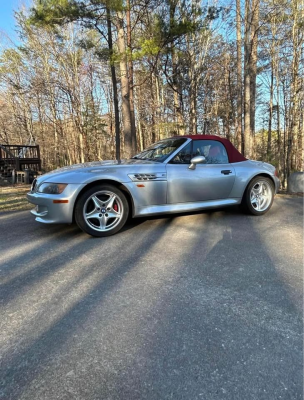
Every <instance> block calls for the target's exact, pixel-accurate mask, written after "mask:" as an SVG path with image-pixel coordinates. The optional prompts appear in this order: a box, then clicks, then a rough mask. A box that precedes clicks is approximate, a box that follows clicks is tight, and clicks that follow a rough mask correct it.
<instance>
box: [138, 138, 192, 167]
mask: <svg viewBox="0 0 304 400" xmlns="http://www.w3.org/2000/svg"><path fill="white" fill-rule="evenodd" d="M186 140H187V139H186V138H178V139H164V140H161V141H160V142H157V143H155V144H153V145H152V146H150V147H148V148H147V149H145V150H143V151H141V152H140V153H138V154H137V155H136V156H134V157H132V158H136V159H139V160H150V161H158V162H164V161H165V160H166V159H167V158H168V157H169V156H170V154H172V153H173V152H174V151H175V150H177V149H178V148H179V147H180V146H181V145H182V144H183V143H185V141H186Z"/></svg>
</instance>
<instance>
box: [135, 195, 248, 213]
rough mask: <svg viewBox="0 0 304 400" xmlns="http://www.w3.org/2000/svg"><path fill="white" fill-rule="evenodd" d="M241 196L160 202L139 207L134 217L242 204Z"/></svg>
mask: <svg viewBox="0 0 304 400" xmlns="http://www.w3.org/2000/svg"><path fill="white" fill-rule="evenodd" d="M241 201H242V199H241V198H235V199H220V200H207V201H201V202H195V203H177V204H160V205H155V206H146V207H137V208H136V210H135V215H134V217H141V216H145V215H154V214H174V213H182V212H188V211H199V210H206V209H209V208H218V207H222V206H233V205H237V204H240V203H241Z"/></svg>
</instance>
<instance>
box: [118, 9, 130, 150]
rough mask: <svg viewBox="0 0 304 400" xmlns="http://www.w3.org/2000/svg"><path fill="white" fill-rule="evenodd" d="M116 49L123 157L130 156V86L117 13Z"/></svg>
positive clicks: (121, 29) (121, 19) (120, 25)
mask: <svg viewBox="0 0 304 400" xmlns="http://www.w3.org/2000/svg"><path fill="white" fill-rule="evenodd" d="M117 17H118V18H117V47H118V51H119V55H120V62H119V66H120V81H121V97H122V123H123V129H124V157H126V158H130V157H131V156H132V123H131V107H130V84H129V78H128V65H127V56H126V45H125V34H124V27H123V14H122V12H121V11H118V12H117Z"/></svg>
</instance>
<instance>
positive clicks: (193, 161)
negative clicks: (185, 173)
mask: <svg viewBox="0 0 304 400" xmlns="http://www.w3.org/2000/svg"><path fill="white" fill-rule="evenodd" d="M190 163H191V164H190V165H189V169H195V168H196V164H205V163H206V158H205V157H204V156H196V157H193V158H191V161H190Z"/></svg>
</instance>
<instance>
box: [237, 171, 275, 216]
mask: <svg viewBox="0 0 304 400" xmlns="http://www.w3.org/2000/svg"><path fill="white" fill-rule="evenodd" d="M273 198H274V185H273V182H272V181H271V179H269V178H266V177H264V176H257V177H256V178H254V179H253V180H252V181H251V182H250V183H249V185H248V187H247V189H246V193H245V197H244V205H245V206H246V209H247V210H248V211H249V212H250V213H251V214H253V215H262V214H265V213H266V212H267V211H268V210H269V209H270V207H271V206H272V203H273Z"/></svg>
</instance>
